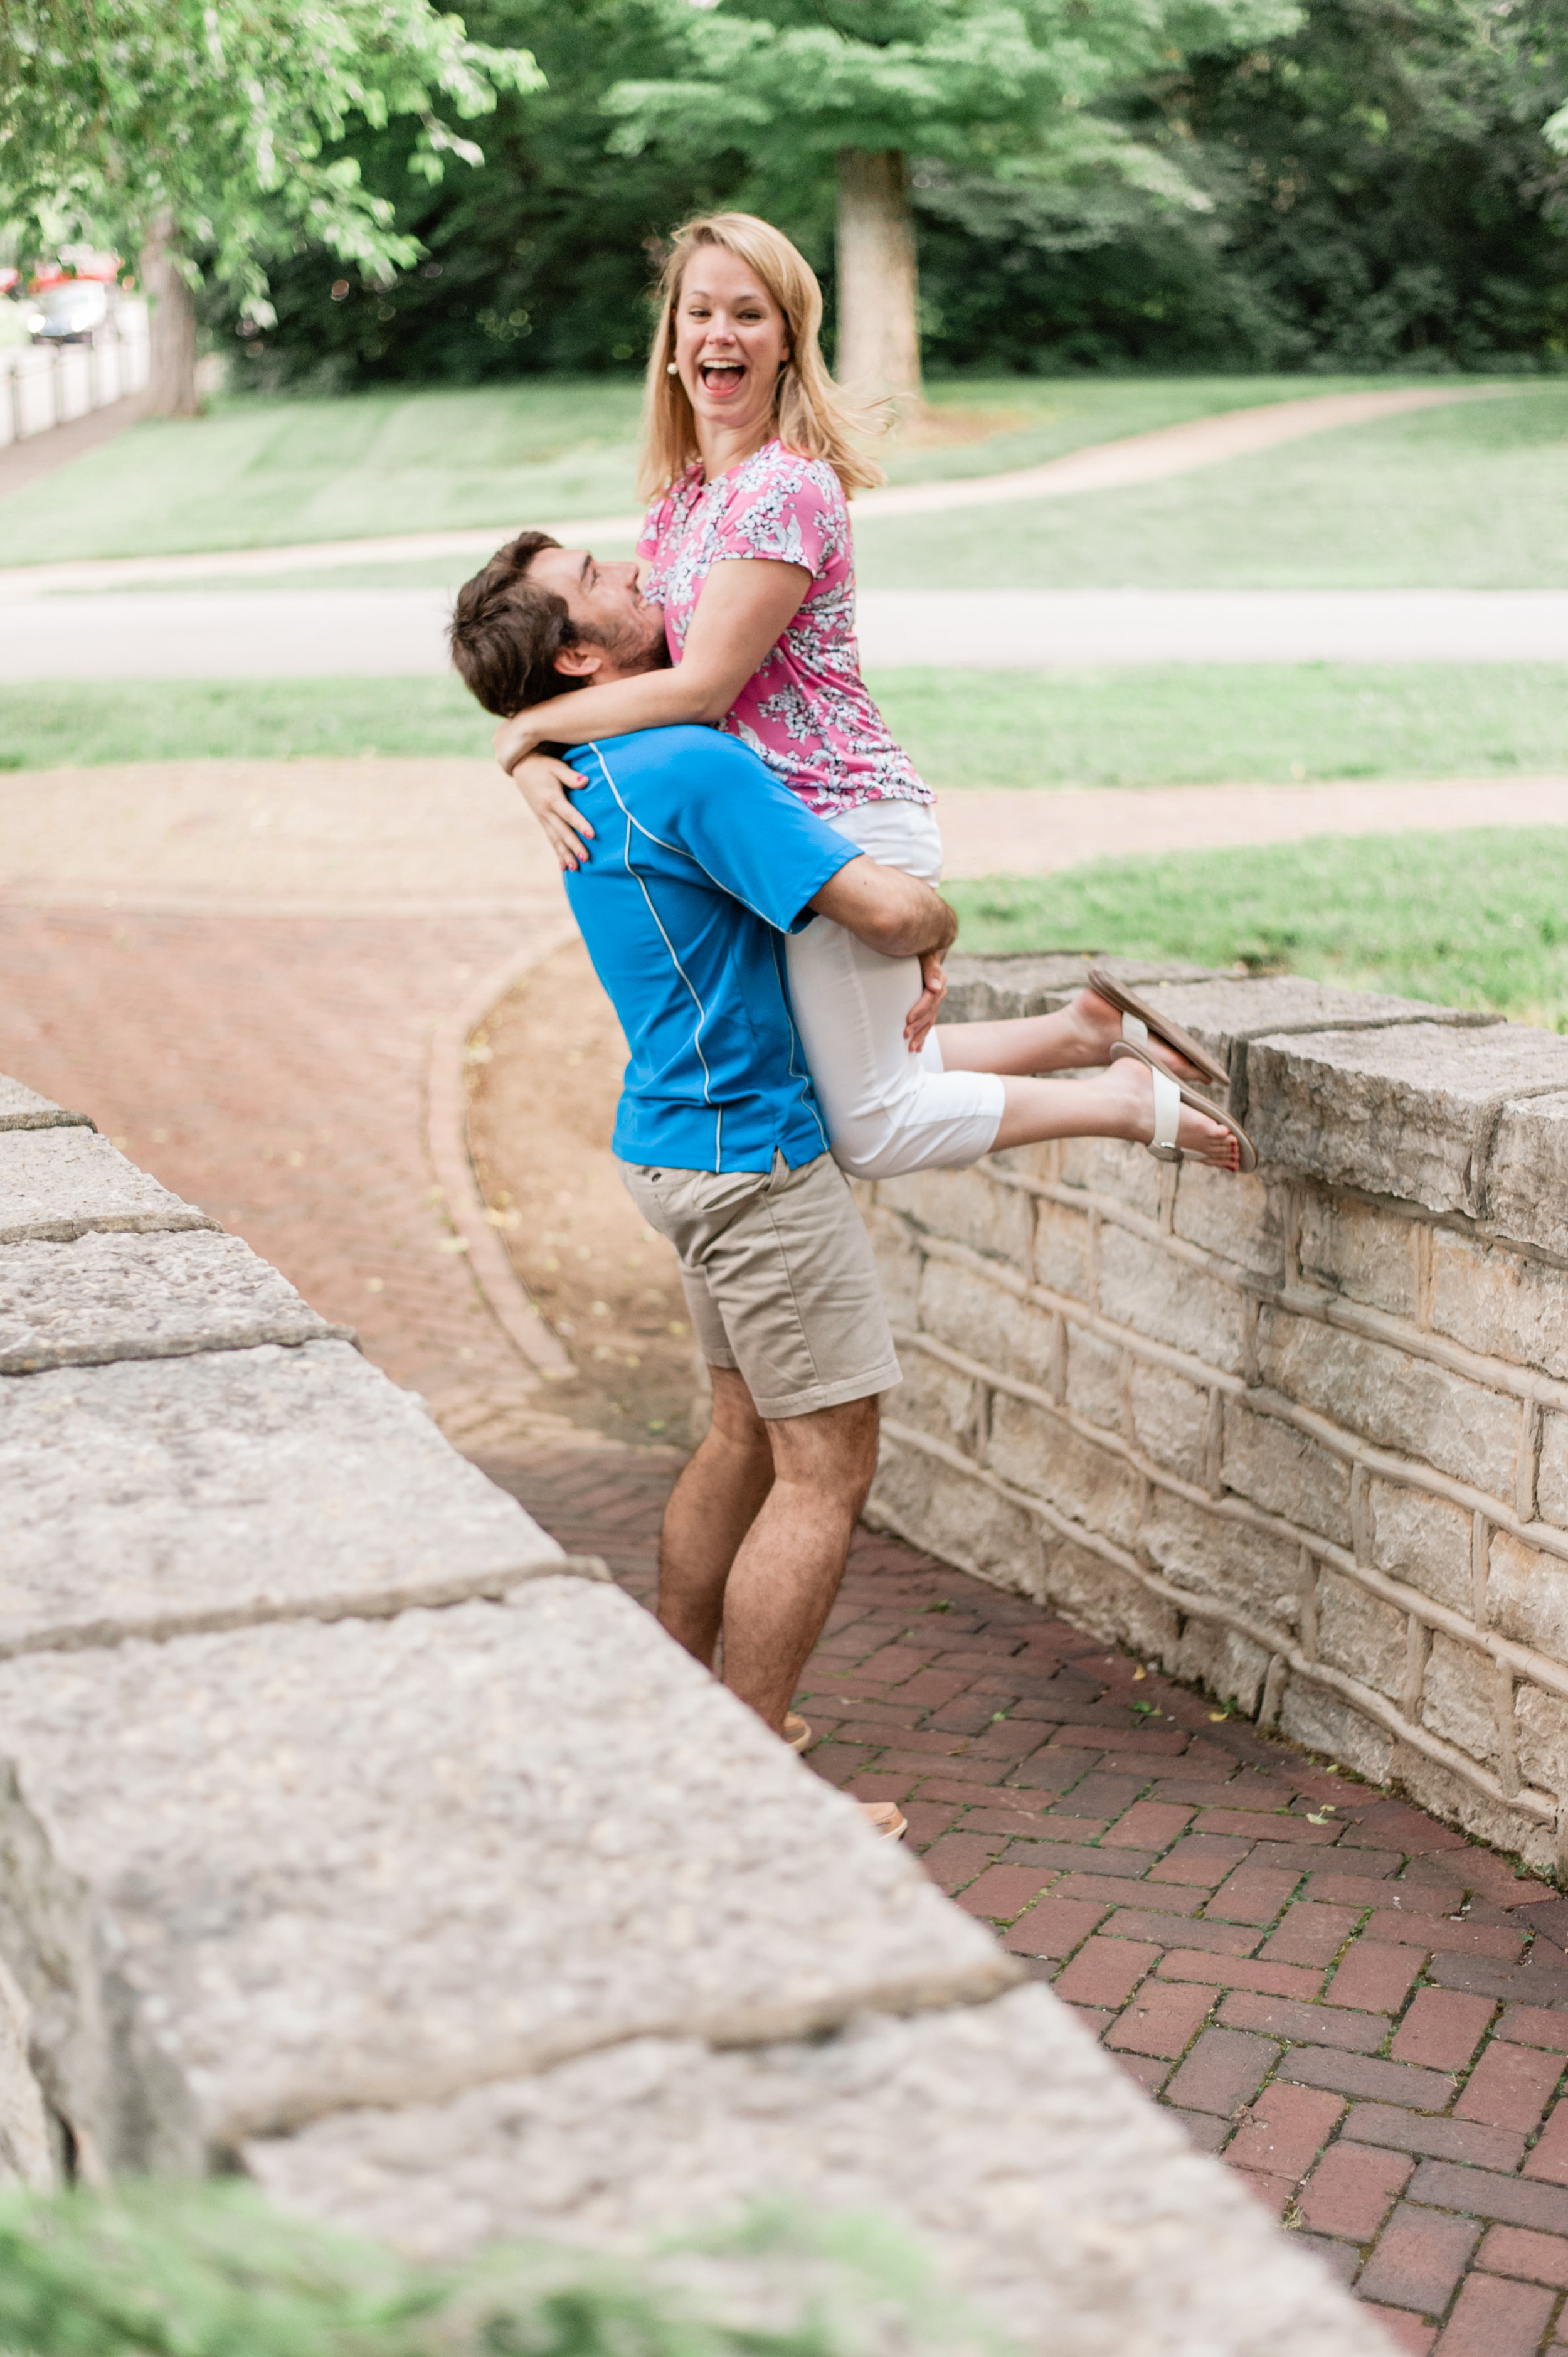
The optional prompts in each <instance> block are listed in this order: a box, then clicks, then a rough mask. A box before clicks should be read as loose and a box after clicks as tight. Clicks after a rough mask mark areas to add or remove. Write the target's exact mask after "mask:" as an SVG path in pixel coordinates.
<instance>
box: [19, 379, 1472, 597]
mask: <svg viewBox="0 0 1568 2357" xmlns="http://www.w3.org/2000/svg"><path fill="white" fill-rule="evenodd" d="M1512 389H1513V388H1512V387H1511V386H1490V385H1484V386H1469V385H1466V386H1455V387H1454V388H1453V389H1452V390H1449V389H1447V388H1444V387H1434V386H1417V385H1409V386H1400V387H1394V388H1392V389H1391V390H1389V391H1387V392H1371V393H1310V394H1307V395H1305V396H1304V397H1303V398H1302V399H1300V400H1296V401H1279V402H1265V403H1262V404H1257V405H1255V406H1254V407H1252V408H1251V409H1230V410H1222V411H1221V412H1219V414H1218V415H1216V416H1212V417H1197V418H1190V419H1187V421H1186V422H1185V423H1183V424H1182V425H1161V426H1156V427H1155V428H1154V429H1153V430H1152V431H1151V432H1149V433H1147V434H1133V435H1127V436H1123V437H1122V439H1120V440H1118V441H1115V442H1099V443H1093V444H1091V445H1090V447H1088V448H1087V449H1082V450H1069V451H1068V452H1066V453H1065V454H1064V455H1063V456H1062V457H1059V458H1047V459H1046V460H1045V461H1044V462H1043V463H1042V464H1041V465H1039V466H1037V467H1022V468H1013V469H1012V470H1011V471H1010V472H1008V473H1006V474H1001V475H966V476H959V477H956V478H950V479H946V480H944V481H942V482H940V483H893V484H889V485H887V486H886V488H885V489H884V490H874V491H866V492H864V493H862V495H861V497H860V499H859V500H857V502H856V505H855V514H856V517H857V519H859V518H865V517H876V516H904V515H930V514H935V513H938V512H940V511H946V510H948V509H952V508H969V507H992V506H995V505H998V504H1005V503H1006V502H1008V501H1010V500H1021V499H1059V498H1066V497H1069V496H1070V495H1072V494H1074V493H1078V492H1083V491H1103V490H1121V489H1122V488H1124V487H1126V486H1128V485H1131V484H1134V483H1149V482H1157V481H1159V480H1161V479H1164V478H1165V477H1166V476H1170V475H1186V474H1191V473H1194V472H1196V471H1197V469H1198V468H1202V467H1214V466H1219V465H1220V464H1222V463H1223V462H1224V461H1225V460H1226V459H1229V458H1242V457H1252V456H1253V455H1254V454H1255V453H1256V452H1258V451H1260V450H1272V449H1274V448H1277V447H1278V446H1279V445H1280V444H1281V443H1284V442H1297V441H1301V440H1303V439H1305V436H1308V435H1311V434H1325V433H1327V432H1330V431H1331V430H1332V429H1334V428H1335V427H1337V426H1347V425H1370V424H1372V423H1373V422H1374V421H1375V420H1377V419H1379V418H1382V417H1399V416H1402V415H1404V414H1407V413H1408V412H1409V411H1412V410H1418V409H1435V408H1440V407H1444V406H1446V405H1447V404H1449V403H1451V402H1455V401H1474V400H1487V399H1496V398H1497V397H1498V394H1499V393H1507V392H1509V391H1511V390H1512ZM641 521H642V519H641V518H640V516H636V515H618V516H586V517H585V516H575V517H568V518H566V519H564V520H563V519H557V520H556V521H555V522H553V523H550V524H548V525H546V526H545V527H544V529H546V530H548V531H551V532H553V533H556V535H557V536H558V537H559V536H561V535H563V534H564V535H565V536H566V537H567V538H569V539H577V540H587V541H593V540H617V539H621V540H624V539H626V538H628V536H635V534H636V533H637V532H638V530H639V526H640V523H641ZM520 528H521V526H520V522H519V520H518V519H516V518H514V519H513V520H512V521H511V522H509V523H496V524H485V525H481V526H478V527H477V528H466V529H464V530H461V531H452V532H423V533H399V534H397V535H396V536H395V537H393V538H391V539H384V540H335V541H308V542H303V543H298V544H293V545H290V546H287V547H280V548H246V549H231V550H225V549H209V550H203V551H201V552H199V553H196V554H188V555H178V556H113V557H71V558H67V559H62V560H61V561H60V562H59V563H57V564H53V565H8V566H5V567H3V568H0V595H4V596H6V597H32V596H39V597H41V596H44V595H46V594H48V592H50V591H53V590H57V589H92V588H113V587H116V586H117V585H119V584H121V583H125V582H134V581H180V580H186V579H201V578H205V577H206V576H209V575H211V574H214V573H220V572H221V573H224V574H236V573H242V574H247V575H265V574H268V573H298V572H330V571H331V570H332V568H333V567H334V566H336V565H357V564H382V565H401V564H409V563H414V562H417V561H418V560H419V559H421V558H424V557H434V556H488V555H489V554H490V553H491V551H492V550H493V549H494V548H495V547H496V546H497V545H498V544H499V543H500V542H501V541H503V540H506V539H508V538H510V535H511V533H514V532H516V531H518V530H519V529H520Z"/></svg>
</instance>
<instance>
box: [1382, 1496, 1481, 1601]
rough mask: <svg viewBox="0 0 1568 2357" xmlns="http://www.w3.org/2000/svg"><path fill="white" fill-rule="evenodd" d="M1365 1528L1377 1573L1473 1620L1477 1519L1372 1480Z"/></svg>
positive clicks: (1446, 1504)
mask: <svg viewBox="0 0 1568 2357" xmlns="http://www.w3.org/2000/svg"><path fill="white" fill-rule="evenodd" d="M1367 1523H1368V1529H1369V1535H1370V1550H1369V1551H1370V1555H1371V1560H1372V1562H1373V1564H1374V1565H1375V1566H1376V1567H1377V1569H1378V1570H1379V1571H1386V1572H1387V1573H1388V1575H1389V1577H1390V1578H1391V1579H1398V1580H1402V1581H1403V1583H1404V1585H1405V1586H1406V1587H1414V1588H1419V1590H1420V1591H1421V1593H1422V1595H1423V1596H1430V1597H1431V1598H1432V1600H1433V1602H1434V1604H1446V1605H1447V1606H1448V1607H1449V1609H1451V1610H1452V1611H1455V1612H1462V1613H1463V1614H1464V1615H1465V1617H1466V1620H1468V1619H1469V1618H1470V1615H1471V1612H1472V1611H1473V1609H1474V1608H1475V1574H1474V1572H1473V1570H1472V1567H1471V1561H1472V1523H1473V1518H1472V1517H1471V1516H1470V1515H1469V1514H1468V1513H1466V1511H1465V1509H1464V1507H1463V1506H1455V1505H1454V1504H1452V1503H1451V1502H1450V1501H1449V1500H1448V1499H1446V1498H1434V1497H1430V1496H1429V1495H1428V1494H1427V1492H1426V1491H1424V1490H1411V1489H1407V1488H1406V1487H1405V1485H1404V1484H1403V1483H1402V1482H1400V1481H1384V1480H1379V1479H1377V1478H1375V1477H1374V1479H1373V1480H1370V1481H1369V1483H1368V1485H1367Z"/></svg>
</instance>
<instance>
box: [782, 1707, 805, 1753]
mask: <svg viewBox="0 0 1568 2357" xmlns="http://www.w3.org/2000/svg"><path fill="white" fill-rule="evenodd" d="M784 1740H785V1742H786V1743H787V1744H788V1745H789V1749H790V1750H791V1751H804V1749H805V1748H806V1746H807V1744H808V1743H810V1741H811V1728H810V1727H808V1726H807V1724H806V1722H805V1720H804V1719H803V1718H802V1717H801V1716H800V1712H799V1711H798V1710H787V1711H786V1712H785V1714H784Z"/></svg>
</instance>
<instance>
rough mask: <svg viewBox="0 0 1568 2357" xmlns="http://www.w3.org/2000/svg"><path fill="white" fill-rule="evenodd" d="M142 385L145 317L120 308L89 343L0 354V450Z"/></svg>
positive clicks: (139, 309)
mask: <svg viewBox="0 0 1568 2357" xmlns="http://www.w3.org/2000/svg"><path fill="white" fill-rule="evenodd" d="M146 382H147V314H146V310H145V307H144V306H143V305H141V304H140V303H123V304H122V305H121V306H120V307H119V309H118V311H117V312H116V314H115V317H114V318H113V321H112V322H111V324H110V325H109V326H108V327H105V328H100V329H99V331H98V335H97V338H96V339H95V340H94V341H93V342H92V343H91V344H32V345H28V346H25V347H23V348H22V349H21V350H0V449H4V448H5V447H6V446H7V445H8V444H10V443H12V442H25V441H27V440H28V439H29V438H30V437H31V436H33V435H35V434H47V433H48V432H49V430H50V428H51V427H52V426H56V425H70V421H71V419H72V418H73V417H85V416H86V415H87V414H88V412H89V411H90V410H92V409H107V408H108V406H109V404H110V403H111V402H113V401H122V400H124V397H125V395H126V394H127V393H140V392H142V391H143V389H144V388H145V384H146Z"/></svg>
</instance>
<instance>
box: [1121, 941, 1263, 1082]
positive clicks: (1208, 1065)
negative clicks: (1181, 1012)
mask: <svg viewBox="0 0 1568 2357" xmlns="http://www.w3.org/2000/svg"><path fill="white" fill-rule="evenodd" d="M1089 986H1090V990H1092V991H1093V992H1094V994H1095V996H1096V997H1097V998H1106V999H1109V1000H1110V1002H1111V1004H1112V1006H1114V1007H1117V1008H1118V1009H1119V1010H1120V1012H1121V1016H1122V1039H1124V1040H1126V1041H1127V1042H1128V1044H1129V1045H1130V1046H1132V1047H1134V1048H1141V1047H1143V1046H1144V1045H1145V1043H1146V1042H1147V1041H1148V1040H1150V1039H1157V1040H1158V1041H1159V1042H1160V1045H1161V1046H1162V1047H1163V1048H1174V1049H1176V1054H1177V1055H1178V1056H1185V1057H1186V1058H1187V1062H1188V1063H1189V1064H1196V1066H1197V1070H1198V1071H1200V1072H1202V1073H1204V1074H1205V1075H1206V1076H1207V1077H1208V1079H1209V1080H1211V1081H1216V1082H1219V1086H1220V1087H1221V1088H1223V1087H1224V1086H1225V1085H1226V1083H1227V1082H1228V1081H1229V1080H1230V1073H1229V1072H1228V1071H1226V1069H1225V1067H1224V1065H1223V1064H1221V1063H1219V1062H1217V1060H1215V1058H1214V1057H1212V1056H1211V1055H1210V1054H1209V1052H1208V1049H1207V1048H1205V1047H1203V1046H1201V1045H1200V1043H1199V1042H1198V1041H1197V1040H1196V1039H1194V1038H1193V1036H1192V1034H1191V1032H1190V1031H1184V1030H1183V1029H1182V1028H1181V1025H1180V1024H1179V1023H1173V1022H1172V1021H1171V1018H1170V1017H1169V1016H1168V1015H1162V1014H1161V1013H1160V1010H1159V1008H1158V1007H1157V1006H1150V1005H1149V1003H1148V1001H1147V1000H1146V999H1144V998H1140V997H1139V996H1138V994H1137V992H1136V991H1135V990H1129V989H1128V988H1127V986H1126V985H1125V983H1121V982H1118V981H1117V980H1116V977H1115V975H1114V974H1107V973H1106V971H1105V969H1104V967H1103V966H1100V965H1091V966H1090V969H1089Z"/></svg>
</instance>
